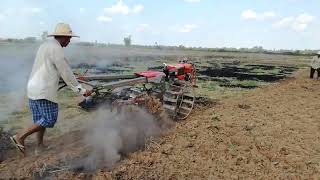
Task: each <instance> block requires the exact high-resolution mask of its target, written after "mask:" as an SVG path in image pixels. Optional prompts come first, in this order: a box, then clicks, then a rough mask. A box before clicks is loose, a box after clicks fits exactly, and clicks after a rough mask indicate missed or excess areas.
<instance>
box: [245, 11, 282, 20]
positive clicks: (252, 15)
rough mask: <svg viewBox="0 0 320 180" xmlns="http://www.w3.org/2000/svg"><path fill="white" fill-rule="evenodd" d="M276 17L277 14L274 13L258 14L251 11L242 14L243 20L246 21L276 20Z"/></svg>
mask: <svg viewBox="0 0 320 180" xmlns="http://www.w3.org/2000/svg"><path fill="white" fill-rule="evenodd" d="M276 16H277V14H276V13H275V12H273V11H266V12H262V13H258V12H255V11H254V10H251V9H248V10H245V11H243V12H242V14H241V17H242V19H245V20H265V19H272V18H275V17H276Z"/></svg>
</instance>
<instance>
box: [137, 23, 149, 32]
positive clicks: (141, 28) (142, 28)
mask: <svg viewBox="0 0 320 180" xmlns="http://www.w3.org/2000/svg"><path fill="white" fill-rule="evenodd" d="M148 30H151V27H150V25H149V24H139V25H138V27H137V28H136V31H138V32H144V31H148Z"/></svg>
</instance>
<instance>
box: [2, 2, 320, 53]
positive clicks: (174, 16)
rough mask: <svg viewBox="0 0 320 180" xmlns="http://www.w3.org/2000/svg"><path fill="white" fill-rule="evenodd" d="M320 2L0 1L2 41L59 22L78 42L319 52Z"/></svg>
mask: <svg viewBox="0 0 320 180" xmlns="http://www.w3.org/2000/svg"><path fill="white" fill-rule="evenodd" d="M319 8H320V1H319V0H158V1H155V0H122V1H119V0H86V1H84V0H82V1H79V0H54V1H43V0H1V7H0V37H4V38H7V37H14V38H22V37H26V36H37V37H39V36H40V35H41V33H42V31H49V32H51V31H53V30H54V26H55V25H56V23H58V22H66V23H69V24H71V27H72V28H73V31H74V32H75V33H76V34H78V35H80V36H81V38H80V40H81V41H95V40H98V41H99V42H110V43H122V40H123V37H124V36H127V35H129V34H130V35H132V39H133V43H134V44H146V45H153V44H154V43H155V42H158V44H161V45H179V44H183V45H185V46H196V47H198V46H202V47H252V46H255V45H258V46H263V47H265V48H268V49H273V48H277V49H278V48H286V49H319V48H320V23H319V18H320V11H319Z"/></svg>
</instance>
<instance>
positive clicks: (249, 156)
mask: <svg viewBox="0 0 320 180" xmlns="http://www.w3.org/2000/svg"><path fill="white" fill-rule="evenodd" d="M307 74H308V72H307V71H299V72H298V73H296V74H295V76H294V77H292V78H288V79H286V80H283V81H280V82H278V83H276V84H273V85H270V86H268V87H264V88H258V89H255V90H252V91H250V92H248V93H246V94H244V95H242V96H239V97H233V98H229V99H225V100H222V101H220V102H219V103H216V104H214V106H213V107H210V106H209V107H208V108H207V109H203V110H201V109H197V111H195V112H194V113H193V114H192V115H191V116H190V118H188V119H187V120H185V121H181V122H178V123H177V126H176V127H175V128H173V129H172V131H171V132H170V133H169V134H167V135H165V136H163V137H162V138H161V139H159V140H157V141H152V142H151V144H149V146H147V147H146V149H145V150H143V151H139V152H135V153H132V154H129V155H128V157H126V158H125V159H123V160H122V161H121V162H120V163H119V164H118V165H116V166H115V167H114V168H113V169H112V170H108V169H101V170H97V171H95V172H87V173H84V172H81V171H74V170H73V171H61V172H59V173H56V174H52V175H51V176H50V177H53V178H57V179H84V178H93V179H319V178H320V164H319V162H320V156H319V153H320V131H319V128H320V122H319V120H320V119H319V117H318V116H319V108H318V107H319V105H320V101H319V95H320V91H319V89H320V81H318V80H310V79H308V77H307ZM68 139H70V140H69V141H68ZM71 139H72V141H71ZM80 140H81V133H79V132H74V133H71V134H67V135H65V136H64V137H63V138H57V139H52V140H50V141H51V144H54V145H55V147H54V148H53V149H51V150H48V151H47V152H45V153H43V154H42V155H41V156H30V157H26V158H19V157H15V156H14V153H13V152H11V154H9V155H8V156H9V158H7V160H5V161H4V162H2V164H0V177H5V178H7V177H18V178H22V177H26V178H32V175H33V174H32V172H35V169H36V168H38V170H41V168H42V169H45V168H44V166H43V164H44V163H45V164H46V165H50V164H59V162H61V161H62V160H64V159H66V157H76V156H81V153H85V152H86V151H90V150H89V149H85V148H83V147H82V146H81V144H80V143H77V142H80Z"/></svg>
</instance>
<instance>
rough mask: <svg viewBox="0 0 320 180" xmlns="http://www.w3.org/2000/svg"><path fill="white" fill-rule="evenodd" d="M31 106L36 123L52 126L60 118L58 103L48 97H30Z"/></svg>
mask: <svg viewBox="0 0 320 180" xmlns="http://www.w3.org/2000/svg"><path fill="white" fill-rule="evenodd" d="M29 107H30V110H31V112H32V119H33V122H34V123H35V124H38V125H40V126H42V127H45V128H52V127H53V126H54V124H55V123H56V121H57V119H58V104H57V103H54V102H51V101H48V100H46V99H39V100H32V99H29Z"/></svg>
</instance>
